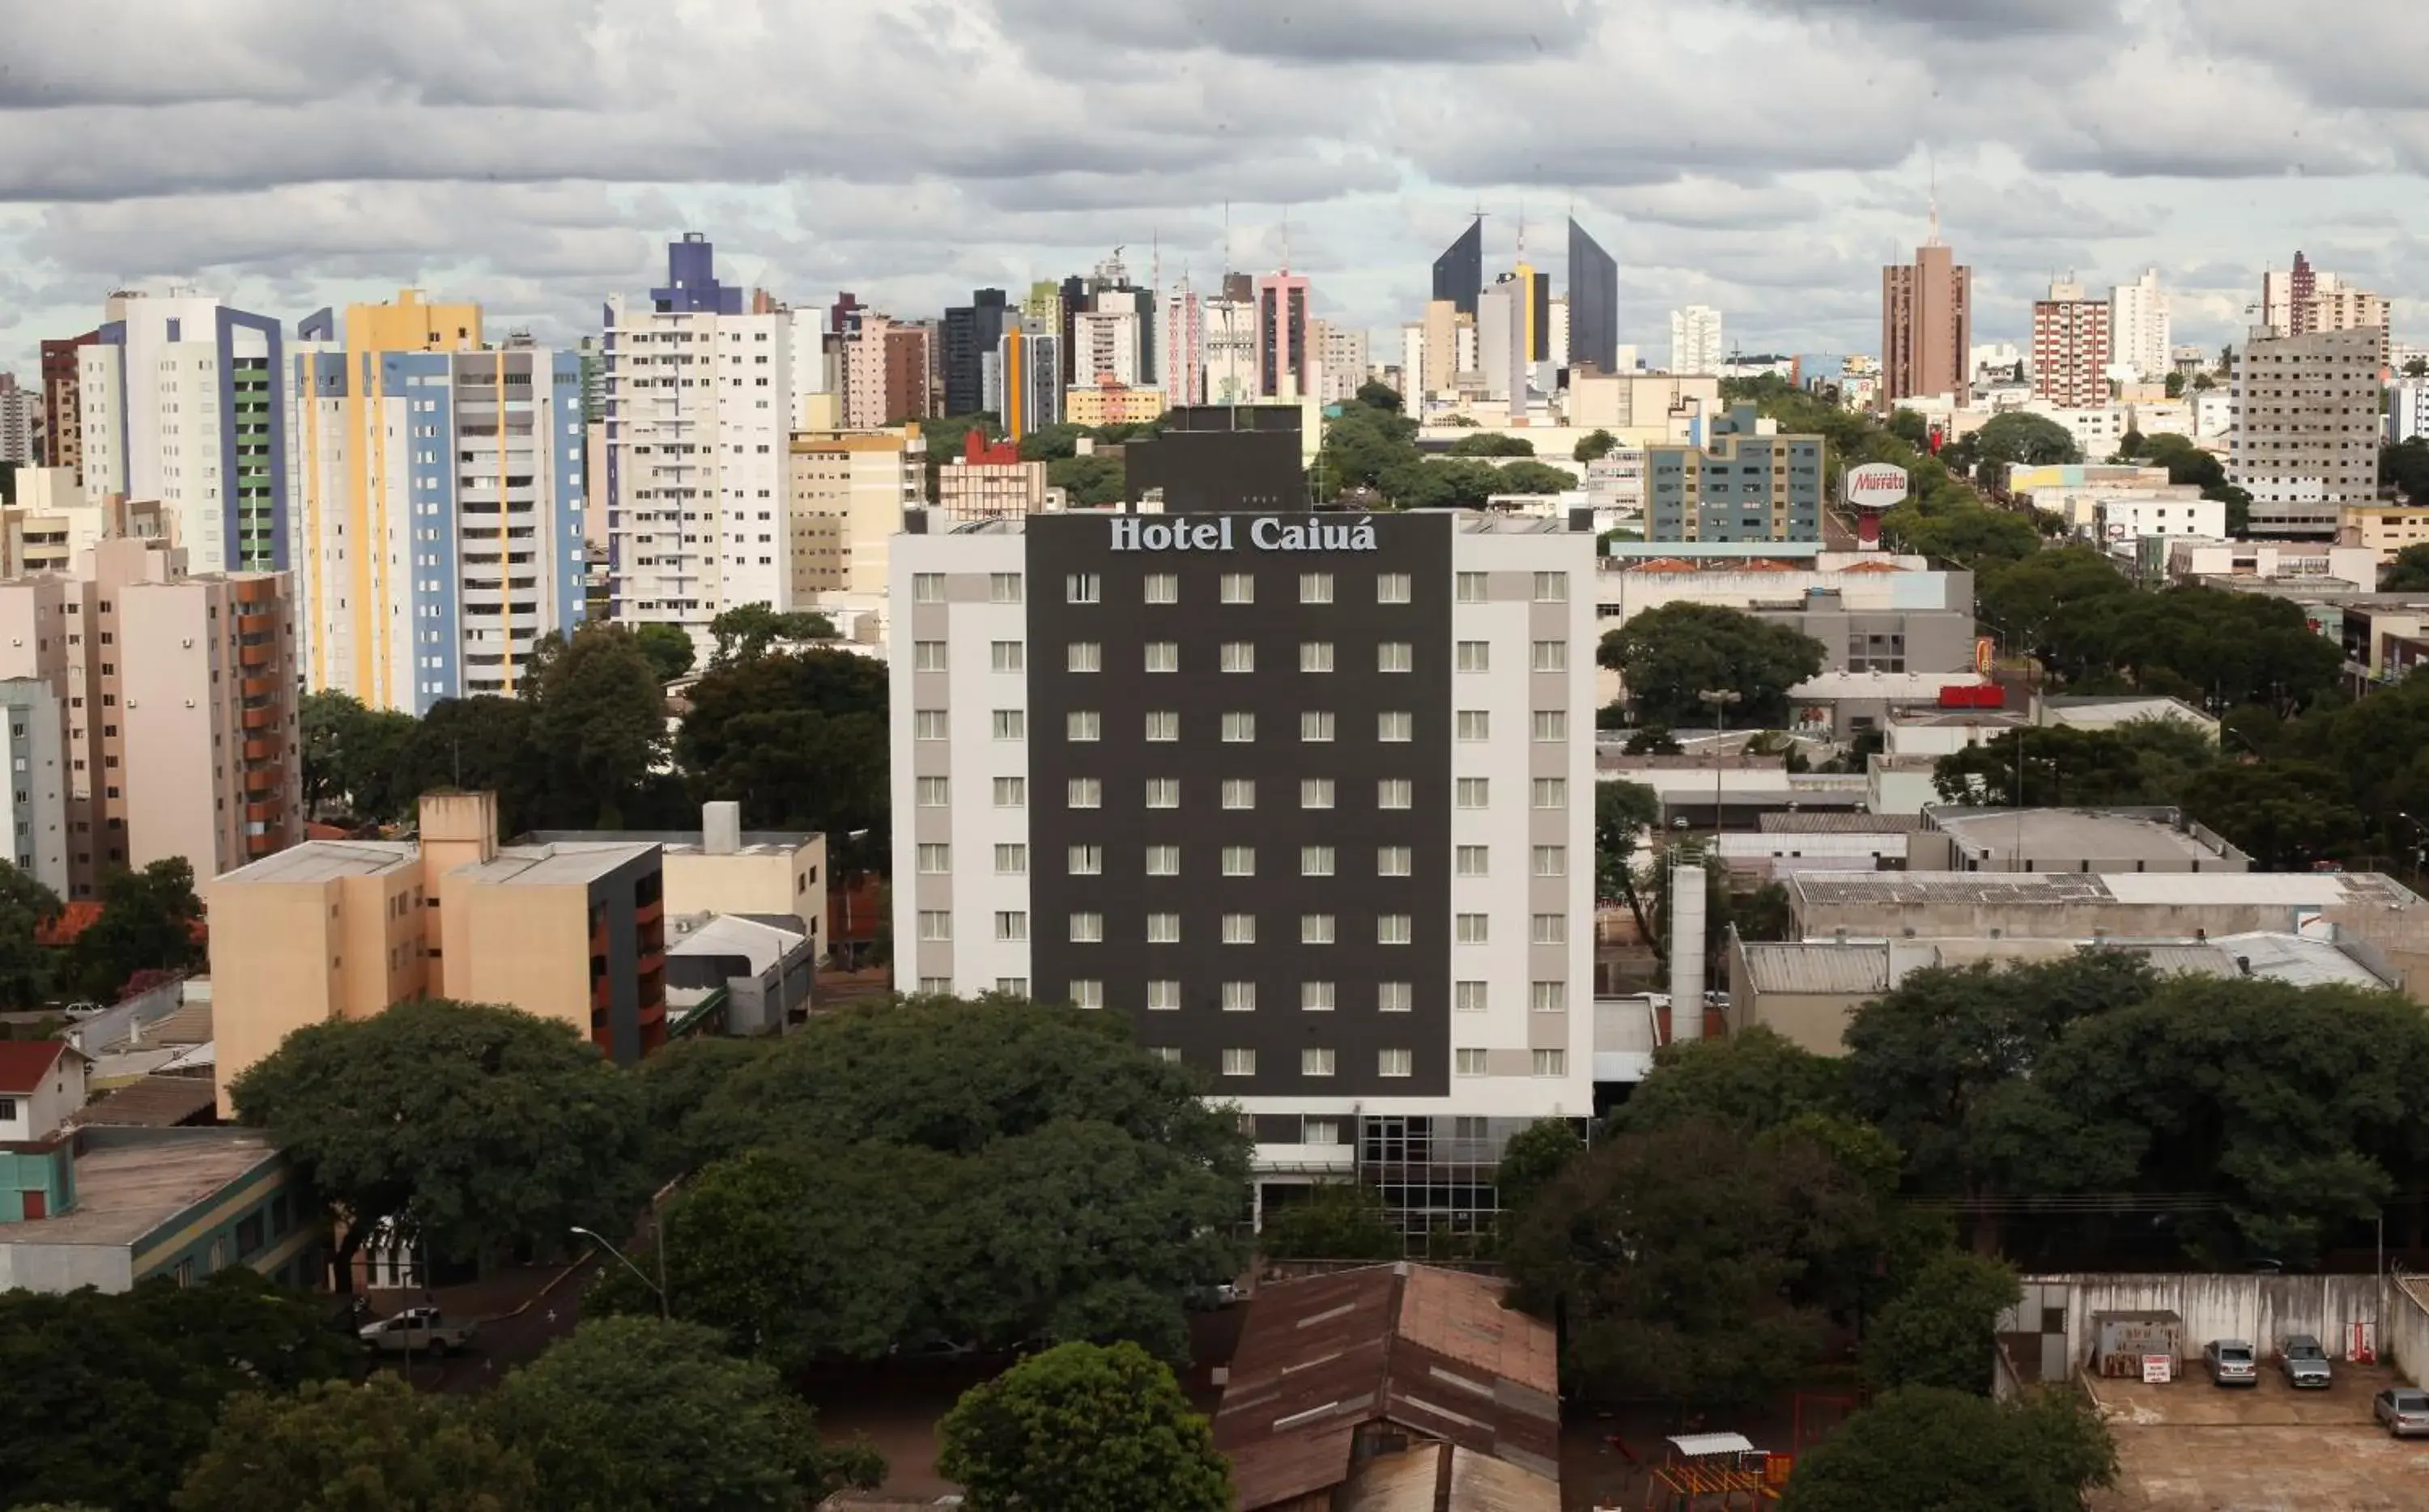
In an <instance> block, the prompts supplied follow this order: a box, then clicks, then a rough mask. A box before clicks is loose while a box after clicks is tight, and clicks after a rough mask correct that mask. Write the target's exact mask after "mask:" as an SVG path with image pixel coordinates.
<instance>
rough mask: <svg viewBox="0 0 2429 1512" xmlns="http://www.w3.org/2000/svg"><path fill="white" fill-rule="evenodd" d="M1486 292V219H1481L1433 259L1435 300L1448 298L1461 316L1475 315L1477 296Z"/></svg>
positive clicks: (1475, 221) (1469, 223)
mask: <svg viewBox="0 0 2429 1512" xmlns="http://www.w3.org/2000/svg"><path fill="white" fill-rule="evenodd" d="M1483 289H1484V217H1482V216H1480V215H1479V216H1478V217H1477V218H1476V219H1475V220H1473V221H1471V222H1468V223H1467V229H1466V230H1465V231H1462V232H1461V233H1460V237H1459V239H1458V240H1457V241H1454V242H1452V243H1451V244H1450V245H1449V246H1448V247H1447V248H1446V249H1444V252H1443V255H1441V256H1439V257H1436V258H1435V259H1434V298H1436V299H1446V300H1448V301H1450V302H1451V303H1452V304H1456V305H1458V306H1459V310H1460V313H1461V314H1462V315H1471V316H1472V315H1474V314H1475V313H1476V296H1477V295H1478V294H1479V293H1481V292H1482V291H1483Z"/></svg>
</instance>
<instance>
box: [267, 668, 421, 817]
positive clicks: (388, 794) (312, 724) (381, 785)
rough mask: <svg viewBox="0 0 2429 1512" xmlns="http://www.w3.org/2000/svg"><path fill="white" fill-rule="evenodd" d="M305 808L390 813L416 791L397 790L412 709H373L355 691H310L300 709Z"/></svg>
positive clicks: (309, 810)
mask: <svg viewBox="0 0 2429 1512" xmlns="http://www.w3.org/2000/svg"><path fill="white" fill-rule="evenodd" d="M297 725H298V727H299V729H300V730H301V731H302V741H303V785H304V812H305V813H306V814H322V813H324V812H331V811H335V812H339V813H343V814H359V815H362V816H364V817H368V818H372V819H382V818H388V817H389V816H391V815H393V814H397V813H399V812H400V809H399V805H400V804H401V803H402V802H405V801H408V800H409V799H410V798H411V797H412V795H410V794H405V795H400V794H399V793H398V792H397V780H398V777H399V775H400V768H401V767H402V766H403V764H404V762H405V747H406V745H407V743H408V742H410V741H411V740H412V738H413V735H414V732H415V731H416V730H417V729H418V728H419V727H418V726H417V725H416V724H415V722H414V718H413V715H409V714H399V713H396V712H394V711H392V710H372V709H368V708H365V707H364V706H363V702H362V700H361V699H359V698H355V696H354V695H353V694H350V693H335V692H321V693H307V694H306V695H304V698H303V700H302V702H301V704H300V706H299V708H298V711H297Z"/></svg>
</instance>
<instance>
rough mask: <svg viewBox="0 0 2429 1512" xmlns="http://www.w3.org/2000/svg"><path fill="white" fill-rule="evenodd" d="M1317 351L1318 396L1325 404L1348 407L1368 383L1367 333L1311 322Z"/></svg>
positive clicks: (1311, 343) (1329, 323) (1316, 382)
mask: <svg viewBox="0 0 2429 1512" xmlns="http://www.w3.org/2000/svg"><path fill="white" fill-rule="evenodd" d="M1311 323H1312V324H1313V325H1314V331H1313V332H1312V333H1311V336H1312V337H1313V339H1312V340H1311V341H1310V343H1309V344H1310V345H1311V346H1313V347H1314V349H1315V397H1316V402H1317V403H1322V404H1346V403H1348V402H1349V401H1351V400H1353V399H1355V398H1357V397H1358V390H1359V387H1360V386H1362V385H1363V384H1364V383H1365V382H1366V333H1365V332H1364V331H1363V330H1361V329H1355V328H1352V327H1349V326H1346V325H1336V324H1334V323H1333V322H1332V321H1330V320H1315V321H1313V322H1311Z"/></svg>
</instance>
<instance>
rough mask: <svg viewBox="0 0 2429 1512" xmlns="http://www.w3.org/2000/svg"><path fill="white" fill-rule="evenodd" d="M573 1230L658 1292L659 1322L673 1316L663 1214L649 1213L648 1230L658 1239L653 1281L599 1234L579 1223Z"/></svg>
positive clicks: (646, 1285) (644, 1284)
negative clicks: (668, 1292) (668, 1300)
mask: <svg viewBox="0 0 2429 1512" xmlns="http://www.w3.org/2000/svg"><path fill="white" fill-rule="evenodd" d="M573 1232H575V1233H577V1234H579V1235H581V1236H582V1237H583V1238H584V1239H587V1240H588V1241H590V1242H592V1243H593V1244H596V1245H598V1246H599V1247H600V1248H601V1249H603V1250H605V1251H606V1252H607V1253H608V1254H610V1255H613V1256H614V1257H616V1258H618V1259H619V1260H622V1261H623V1263H624V1269H626V1270H627V1271H630V1272H632V1273H633V1274H635V1275H636V1276H639V1277H640V1280H641V1285H643V1286H645V1287H648V1288H649V1289H650V1290H653V1291H654V1292H656V1293H657V1294H658V1321H659V1322H661V1323H664V1322H667V1321H668V1320H669V1319H671V1318H672V1317H673V1316H674V1312H673V1309H672V1308H670V1307H669V1306H668V1304H667V1230H666V1219H665V1216H664V1215H663V1214H660V1213H652V1214H651V1215H650V1232H651V1233H653V1234H654V1235H656V1236H657V1241H658V1278H657V1279H656V1280H654V1281H653V1280H651V1279H650V1278H649V1276H648V1274H645V1273H644V1272H643V1271H642V1270H641V1268H640V1267H639V1266H637V1265H635V1264H634V1263H633V1262H632V1261H631V1260H629V1259H626V1258H625V1256H624V1252H623V1251H622V1250H620V1249H618V1248H617V1247H616V1246H615V1245H613V1244H610V1243H608V1242H607V1241H606V1240H605V1239H604V1238H603V1237H602V1236H601V1235H599V1234H597V1233H594V1232H593V1231H591V1230H590V1229H587V1228H585V1227H583V1226H582V1225H581V1224H575V1225H574V1226H573Z"/></svg>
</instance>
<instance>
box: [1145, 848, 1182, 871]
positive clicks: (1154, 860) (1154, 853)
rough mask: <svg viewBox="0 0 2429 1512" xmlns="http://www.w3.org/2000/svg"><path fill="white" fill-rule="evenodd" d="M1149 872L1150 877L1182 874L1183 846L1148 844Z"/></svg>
mask: <svg viewBox="0 0 2429 1512" xmlns="http://www.w3.org/2000/svg"><path fill="white" fill-rule="evenodd" d="M1147 874H1148V876H1149V877H1178V876H1180V875H1181V847H1180V846H1148V847H1147Z"/></svg>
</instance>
